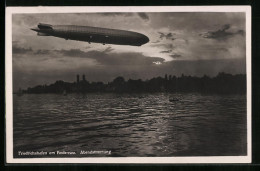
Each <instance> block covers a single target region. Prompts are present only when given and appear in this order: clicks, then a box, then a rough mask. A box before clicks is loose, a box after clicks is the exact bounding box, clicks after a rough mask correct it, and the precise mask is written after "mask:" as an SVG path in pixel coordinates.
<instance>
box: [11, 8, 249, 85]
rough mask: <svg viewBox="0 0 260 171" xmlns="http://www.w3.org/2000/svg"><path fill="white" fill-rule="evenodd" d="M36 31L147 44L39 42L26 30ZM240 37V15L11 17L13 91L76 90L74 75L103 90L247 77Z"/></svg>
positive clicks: (41, 38)
mask: <svg viewBox="0 0 260 171" xmlns="http://www.w3.org/2000/svg"><path fill="white" fill-rule="evenodd" d="M38 23H47V24H52V25H81V26H94V27H103V28H112V29H121V30H129V31H135V32H139V33H142V34H144V35H146V36H148V37H149V39H150V41H149V42H148V43H147V44H144V45H142V46H140V47H137V46H126V45H109V44H106V45H102V44H98V43H91V44H89V43H87V42H80V41H73V40H64V39H61V38H56V37H51V36H37V33H36V32H34V31H32V30H30V28H32V27H36V26H37V25H38ZM245 31H246V30H245V13H238V12H235V13H234V12H171V13H168V12H157V13H66V14H51V13H49V14H13V16H12V49H13V51H12V55H13V56H12V57H13V85H14V90H16V89H18V88H23V89H26V88H28V87H33V86H36V85H44V84H47V85H48V84H51V83H54V82H55V81H57V80H63V81H67V82H74V81H76V75H77V74H79V75H80V76H81V79H82V75H83V74H85V77H86V79H87V80H88V81H90V82H93V81H102V82H104V83H107V82H109V81H112V80H113V79H114V78H116V77H117V76H123V77H124V78H125V79H126V80H128V79H130V78H131V79H143V80H146V79H150V78H153V77H158V76H162V77H163V76H164V75H165V74H168V75H176V76H179V75H181V74H184V75H191V76H203V75H208V76H216V75H217V74H218V73H219V72H227V73H231V74H245V73H246V42H245Z"/></svg>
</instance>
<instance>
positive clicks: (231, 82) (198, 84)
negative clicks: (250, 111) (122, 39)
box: [14, 72, 246, 95]
mask: <svg viewBox="0 0 260 171" xmlns="http://www.w3.org/2000/svg"><path fill="white" fill-rule="evenodd" d="M157 92H167V93H201V94H245V93H246V75H245V74H237V75H232V74H227V73H224V72H221V73H219V74H218V75H217V76H215V77H212V78H211V77H208V76H206V75H204V76H203V77H192V76H185V75H182V76H180V77H176V76H171V75H167V74H165V77H164V78H163V77H156V78H152V79H150V80H145V81H143V80H141V79H138V80H132V79H129V80H127V81H125V79H124V78H123V77H121V76H119V77H117V78H115V79H114V80H113V81H112V82H109V83H107V84H105V83H103V82H91V83H90V82H88V81H87V80H86V79H85V75H83V77H82V80H79V75H77V81H76V82H73V83H70V82H64V81H62V80H59V81H56V82H55V83H53V84H50V85H38V86H35V87H32V88H30V87H29V88H28V89H27V90H20V91H19V92H14V94H21V93H22V94H25V93H26V94H64V95H66V94H70V93H78V94H79V93H80V94H88V93H117V94H118V93H128V94H129V93H157Z"/></svg>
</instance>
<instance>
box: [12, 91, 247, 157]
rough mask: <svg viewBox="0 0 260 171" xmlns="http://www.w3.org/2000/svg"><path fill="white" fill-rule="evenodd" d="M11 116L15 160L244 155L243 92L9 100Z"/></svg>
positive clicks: (59, 96) (244, 105) (52, 95)
mask: <svg viewBox="0 0 260 171" xmlns="http://www.w3.org/2000/svg"><path fill="white" fill-rule="evenodd" d="M171 97H174V98H177V99H178V101H175V102H170V101H169V98H171ZM13 118H14V157H21V156H18V155H17V153H18V151H57V150H58V151H75V152H77V155H76V156H78V155H79V153H80V151H81V150H85V151H87V150H111V155H109V156H138V157H143V156H144V157H146V156H234V155H246V145H247V144H246V143H247V142H246V97H245V96H242V95H229V96H223V95H222V96H219V95H200V94H167V93H160V94H159V93H158V94H135V95H133V94H131V95H130V94H120V95H117V94H87V95H81V94H68V95H67V96H63V95H54V94H44V95H29V94H25V95H23V96H20V97H18V96H15V95H14V117H13ZM76 156H75V155H74V156H73V157H76ZM86 156H92V155H86ZM103 156H104V155H103ZM22 157H28V156H22ZM34 157H35V156H34ZM66 157H68V156H66Z"/></svg>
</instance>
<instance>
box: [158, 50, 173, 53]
mask: <svg viewBox="0 0 260 171" xmlns="http://www.w3.org/2000/svg"><path fill="white" fill-rule="evenodd" d="M171 52H172V50H164V51H161V52H160V53H171Z"/></svg>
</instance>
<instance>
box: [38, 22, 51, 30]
mask: <svg viewBox="0 0 260 171" xmlns="http://www.w3.org/2000/svg"><path fill="white" fill-rule="evenodd" d="M38 28H39V29H52V25H50V24H44V23H39V24H38Z"/></svg>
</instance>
